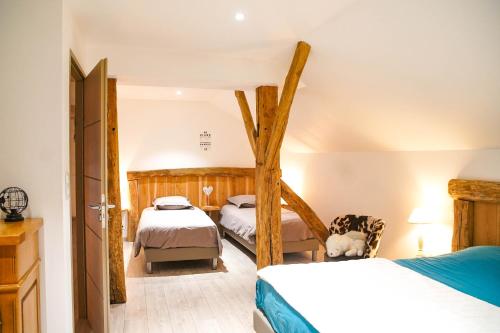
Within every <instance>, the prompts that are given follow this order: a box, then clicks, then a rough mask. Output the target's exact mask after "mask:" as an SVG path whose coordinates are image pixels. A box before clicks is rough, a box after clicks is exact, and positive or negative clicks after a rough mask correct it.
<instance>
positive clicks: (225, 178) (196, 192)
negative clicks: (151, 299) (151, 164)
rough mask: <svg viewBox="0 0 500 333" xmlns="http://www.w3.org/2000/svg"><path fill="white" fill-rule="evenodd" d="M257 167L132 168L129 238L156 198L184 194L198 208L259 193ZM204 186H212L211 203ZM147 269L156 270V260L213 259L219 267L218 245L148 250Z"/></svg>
mask: <svg viewBox="0 0 500 333" xmlns="http://www.w3.org/2000/svg"><path fill="white" fill-rule="evenodd" d="M254 175H255V169H253V168H194V169H168V170H149V171H129V172H127V179H128V184H129V194H130V209H129V220H128V232H127V240H128V241H134V239H135V234H136V232H137V226H138V224H139V217H140V214H141V212H142V211H143V210H144V209H145V208H147V207H151V205H152V202H153V200H154V199H155V198H157V197H160V196H168V195H182V196H185V197H187V198H188V199H189V201H190V202H191V203H192V204H193V205H194V206H197V207H202V206H205V205H213V206H222V205H224V204H225V203H226V202H227V198H228V197H230V196H234V195H238V194H255V180H254ZM203 186H212V187H213V192H212V194H211V195H210V202H207V198H206V196H205V195H204V194H203V191H202V188H203ZM144 255H145V259H146V270H147V272H148V273H151V272H152V263H153V262H163V261H180V260H199V259H211V263H212V269H216V268H217V261H218V260H217V259H218V257H219V249H218V248H217V247H208V248H203V247H186V248H173V249H156V248H146V249H144Z"/></svg>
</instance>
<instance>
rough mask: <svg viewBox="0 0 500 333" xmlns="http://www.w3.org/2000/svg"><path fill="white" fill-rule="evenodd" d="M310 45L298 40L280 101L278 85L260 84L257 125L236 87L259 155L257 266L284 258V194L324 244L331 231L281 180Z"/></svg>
mask: <svg viewBox="0 0 500 333" xmlns="http://www.w3.org/2000/svg"><path fill="white" fill-rule="evenodd" d="M310 49H311V47H310V46H309V44H307V43H305V42H302V41H301V42H298V43H297V48H296V50H295V54H294V57H293V60H292V64H291V66H290V70H289V71H288V75H287V77H286V80H285V85H284V87H283V92H282V93H281V98H280V102H279V104H278V103H277V87H269V86H264V87H259V88H257V129H256V128H255V125H254V122H253V119H252V114H251V112H250V108H249V106H248V102H247V99H246V97H245V93H244V92H243V91H235V95H236V99H237V101H238V104H239V106H240V110H241V115H242V117H243V122H244V124H245V130H246V132H247V136H248V140H249V142H250V146H251V147H252V151H253V153H254V156H255V159H256V176H255V186H256V203H257V225H256V228H257V234H256V236H257V240H256V242H257V249H256V252H257V268H259V269H260V268H262V267H266V266H268V265H270V264H281V263H282V262H283V248H282V239H281V197H283V198H284V199H285V201H286V202H287V203H288V205H290V207H291V208H292V209H293V210H294V211H295V212H296V213H297V214H298V215H299V216H300V217H301V219H302V220H303V221H304V222H305V223H306V224H307V226H308V227H309V229H310V230H311V232H312V233H313V234H314V236H315V237H316V238H317V239H318V240H319V241H320V243H321V244H323V246H324V245H325V242H326V239H327V238H328V235H329V232H328V230H327V228H326V227H325V225H324V224H323V223H322V222H321V220H320V219H319V218H318V216H317V215H316V214H315V213H314V211H313V210H312V209H311V207H309V206H308V205H307V203H306V202H305V201H304V200H302V199H301V198H300V197H299V196H298V195H297V194H296V193H295V192H294V191H293V190H292V189H291V188H290V187H289V186H288V185H287V184H286V183H285V182H283V180H281V169H280V156H279V155H280V148H281V145H282V143H283V138H284V136H285V130H286V126H287V123H288V116H289V114H290V108H291V106H292V102H293V98H294V96H295V92H296V90H297V86H298V84H299V80H300V76H301V74H302V71H303V69H304V66H305V64H306V62H307V58H308V56H309V51H310Z"/></svg>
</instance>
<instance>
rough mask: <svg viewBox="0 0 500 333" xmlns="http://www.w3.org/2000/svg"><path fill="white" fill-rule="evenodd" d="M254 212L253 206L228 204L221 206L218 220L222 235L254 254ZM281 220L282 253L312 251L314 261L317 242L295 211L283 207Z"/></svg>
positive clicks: (317, 246)
mask: <svg viewBox="0 0 500 333" xmlns="http://www.w3.org/2000/svg"><path fill="white" fill-rule="evenodd" d="M255 214H256V210H255V208H238V207H237V206H235V205H230V204H229V205H225V206H224V207H222V210H221V215H222V218H221V220H220V224H221V226H222V233H223V236H225V235H229V236H230V237H231V238H233V239H234V240H236V241H237V242H238V243H240V244H241V245H243V246H244V247H245V248H247V249H248V250H250V251H251V252H252V253H254V254H255V233H256V226H255V224H256V215H255ZM281 222H282V226H283V227H282V238H283V253H294V252H304V251H312V260H313V261H316V259H317V253H318V248H319V242H318V241H317V240H316V239H315V238H314V236H313V235H312V233H311V232H310V231H309V229H308V228H307V226H306V224H305V223H304V222H303V221H302V220H301V219H300V217H299V216H298V215H297V214H296V213H295V212H292V211H290V210H287V209H284V208H283V209H282V213H281Z"/></svg>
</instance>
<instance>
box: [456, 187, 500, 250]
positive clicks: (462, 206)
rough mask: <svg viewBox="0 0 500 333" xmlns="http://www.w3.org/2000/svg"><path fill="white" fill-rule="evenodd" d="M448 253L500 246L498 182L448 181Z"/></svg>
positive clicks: (499, 195) (499, 190) (499, 189)
mask: <svg viewBox="0 0 500 333" xmlns="http://www.w3.org/2000/svg"><path fill="white" fill-rule="evenodd" d="M448 192H449V194H450V195H451V197H452V198H453V199H454V202H453V206H454V224H453V239H452V242H451V249H452V251H458V250H463V249H465V248H467V247H470V246H475V245H500V182H491V181H482V180H467V179H452V180H450V182H449V183H448Z"/></svg>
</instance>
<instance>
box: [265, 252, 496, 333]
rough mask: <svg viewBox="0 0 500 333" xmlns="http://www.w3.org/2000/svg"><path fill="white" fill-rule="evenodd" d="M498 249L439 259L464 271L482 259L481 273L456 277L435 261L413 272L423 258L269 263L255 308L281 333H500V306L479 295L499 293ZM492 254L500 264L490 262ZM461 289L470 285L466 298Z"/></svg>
mask: <svg viewBox="0 0 500 333" xmlns="http://www.w3.org/2000/svg"><path fill="white" fill-rule="evenodd" d="M499 249H500V248H499V247H489V248H488V249H470V250H469V251H472V253H471V252H467V251H461V252H460V253H454V254H451V255H448V256H445V257H444V258H441V257H435V258H434V259H433V260H432V261H433V262H434V263H435V262H436V261H441V262H446V261H448V262H449V260H450V259H449V258H450V256H451V257H452V258H454V259H453V260H455V261H456V262H459V261H461V262H462V263H461V265H462V266H464V265H466V266H468V265H469V263H470V262H471V257H472V258H476V259H473V260H472V261H474V260H476V261H479V262H483V264H482V270H481V271H477V267H478V266H477V265H476V264H472V265H471V266H469V268H468V269H467V268H463V267H462V269H461V270H459V271H457V272H456V274H455V275H454V277H453V278H451V276H452V275H453V272H452V271H451V270H449V269H443V270H441V269H439V265H437V264H434V265H433V273H432V274H428V275H426V274H422V273H421V272H419V271H418V269H416V270H413V269H412V268H411V267H410V265H409V264H408V263H409V262H415V261H416V262H421V260H419V259H410V260H408V261H403V263H405V264H403V265H401V261H397V262H393V261H390V260H387V259H381V258H375V259H365V260H352V261H345V262H328V263H313V264H298V265H278V266H269V267H266V268H264V269H262V270H259V271H258V277H259V280H258V281H257V293H256V304H257V308H258V309H260V310H261V311H262V312H263V313H264V314H265V316H266V317H267V319H268V321H269V322H270V323H271V325H272V326H273V329H274V330H275V331H276V332H278V333H282V332H357V331H360V332H362V331H364V332H498V331H499V328H500V308H499V307H498V306H496V305H495V303H496V301H494V300H488V301H486V300H483V299H480V298H477V297H476V296H477V291H478V290H481V289H484V290H490V291H491V292H492V293H493V294H496V293H497V292H498V289H499V288H500V284H499V282H498V281H500V280H498V275H496V274H498V269H499V267H498V261H497V260H498V255H499V253H498V251H500V250H499ZM467 257H468V258H467ZM478 257H482V259H477V258H478ZM492 257H495V258H496V259H494V260H493V261H491V260H489V258H490V259H491V258H492ZM461 258H463V259H461ZM429 259H430V258H429ZM443 265H444V264H443ZM418 266H420V267H422V265H418ZM424 266H425V265H424ZM463 271H466V272H467V273H463ZM483 275H486V276H487V277H486V278H480V281H481V283H485V285H483V286H481V288H477V281H479V280H476V279H477V278H478V276H483ZM431 276H432V277H431ZM440 276H441V277H442V276H448V279H449V280H450V281H460V283H459V285H460V286H462V287H459V288H462V290H459V289H457V288H455V287H453V286H449V285H447V284H445V282H444V280H443V278H440ZM474 276H476V278H474ZM439 280H441V281H439ZM474 285H476V287H474ZM297 286H300V288H298V287H297ZM455 286H456V287H457V286H458V285H455ZM463 286H468V287H467V288H468V289H467V293H466V292H464V291H463V290H465V289H463ZM479 294H481V292H479ZM475 295H476V296H475Z"/></svg>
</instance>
